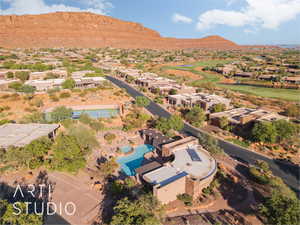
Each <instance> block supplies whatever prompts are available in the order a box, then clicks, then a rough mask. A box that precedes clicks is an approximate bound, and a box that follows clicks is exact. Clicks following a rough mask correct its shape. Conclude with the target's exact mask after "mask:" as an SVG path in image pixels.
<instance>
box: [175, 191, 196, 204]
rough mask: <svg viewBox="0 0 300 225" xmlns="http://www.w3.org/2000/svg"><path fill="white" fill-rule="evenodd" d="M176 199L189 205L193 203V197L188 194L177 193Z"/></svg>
mask: <svg viewBox="0 0 300 225" xmlns="http://www.w3.org/2000/svg"><path fill="white" fill-rule="evenodd" d="M177 199H178V200H180V201H182V202H183V203H184V204H185V205H187V206H191V205H192V204H193V198H192V196H190V195H189V194H185V193H184V194H180V195H177Z"/></svg>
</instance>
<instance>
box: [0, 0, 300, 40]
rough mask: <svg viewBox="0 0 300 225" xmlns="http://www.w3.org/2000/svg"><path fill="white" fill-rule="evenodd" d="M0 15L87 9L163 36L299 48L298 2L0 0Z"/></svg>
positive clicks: (263, 0)
mask: <svg viewBox="0 0 300 225" xmlns="http://www.w3.org/2000/svg"><path fill="white" fill-rule="evenodd" d="M0 6H1V7H0V14H1V15H10V14H17V15H23V14H41V13H48V12H56V11H89V12H93V13H97V14H102V15H108V16H112V17H115V18H119V19H122V20H127V21H133V22H138V23H141V24H143V25H144V26H145V27H148V28H151V29H154V30H156V31H158V32H159V33H160V34H161V35H162V36H164V37H177V38H201V37H205V36H209V35H220V36H222V37H224V38H226V39H229V40H231V41H234V42H236V43H238V44H270V45H273V44H300V0H0Z"/></svg>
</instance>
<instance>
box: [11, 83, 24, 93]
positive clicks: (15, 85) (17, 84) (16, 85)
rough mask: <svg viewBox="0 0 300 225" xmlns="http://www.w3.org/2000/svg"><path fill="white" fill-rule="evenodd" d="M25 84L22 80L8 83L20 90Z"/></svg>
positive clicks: (12, 87)
mask: <svg viewBox="0 0 300 225" xmlns="http://www.w3.org/2000/svg"><path fill="white" fill-rule="evenodd" d="M22 86H23V84H22V83H21V82H18V81H15V82H12V83H10V84H9V85H8V87H9V88H11V89H14V90H16V91H19V90H20V89H21V88H22Z"/></svg>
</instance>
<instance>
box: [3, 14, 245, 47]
mask: <svg viewBox="0 0 300 225" xmlns="http://www.w3.org/2000/svg"><path fill="white" fill-rule="evenodd" d="M0 34H1V39H0V46H1V47H7V48H18V47H19V48H46V47H49V48H51V47H82V48H88V47H91V48H92V47H107V46H109V47H115V48H149V49H183V48H212V49H236V48H241V46H239V45H236V44H235V43H233V42H231V41H228V40H226V39H224V38H222V37H219V36H209V37H205V38H201V39H176V38H164V37H161V36H160V34H159V33H158V32H156V31H154V30H151V29H148V28H145V27H143V26H142V25H141V24H139V23H133V22H127V21H122V20H119V19H115V18H112V17H108V16H102V15H97V14H93V13H86V12H84V13H83V12H56V13H49V14H41V15H23V16H16V15H8V16H0Z"/></svg>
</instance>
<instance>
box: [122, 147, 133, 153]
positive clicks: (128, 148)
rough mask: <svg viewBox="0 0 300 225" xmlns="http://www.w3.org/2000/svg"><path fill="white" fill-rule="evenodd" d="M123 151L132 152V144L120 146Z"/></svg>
mask: <svg viewBox="0 0 300 225" xmlns="http://www.w3.org/2000/svg"><path fill="white" fill-rule="evenodd" d="M120 150H121V152H123V153H128V152H131V147H130V146H123V147H121V148H120Z"/></svg>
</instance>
